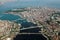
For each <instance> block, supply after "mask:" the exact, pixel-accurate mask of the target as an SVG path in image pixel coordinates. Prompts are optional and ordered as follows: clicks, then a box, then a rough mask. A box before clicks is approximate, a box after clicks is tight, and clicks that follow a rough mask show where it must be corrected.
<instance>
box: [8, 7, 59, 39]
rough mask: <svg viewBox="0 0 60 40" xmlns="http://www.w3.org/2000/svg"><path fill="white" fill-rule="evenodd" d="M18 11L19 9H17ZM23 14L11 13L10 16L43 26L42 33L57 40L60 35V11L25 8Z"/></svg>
mask: <svg viewBox="0 0 60 40" xmlns="http://www.w3.org/2000/svg"><path fill="white" fill-rule="evenodd" d="M16 10H18V9H16ZM25 10H26V11H23V12H21V11H20V12H13V11H10V12H8V14H9V13H10V14H15V15H18V16H21V17H22V18H24V19H27V20H28V21H29V22H32V23H34V24H37V25H38V26H41V25H42V26H43V27H42V29H41V31H40V32H42V33H43V34H45V35H47V36H49V37H50V39H51V40H56V39H54V37H56V35H58V33H60V10H58V9H52V8H30V7H29V8H25Z"/></svg>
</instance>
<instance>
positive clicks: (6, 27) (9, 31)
mask: <svg viewBox="0 0 60 40" xmlns="http://www.w3.org/2000/svg"><path fill="white" fill-rule="evenodd" d="M20 27H21V25H19V24H17V23H15V22H11V21H7V20H0V40H7V38H12V39H13V37H15V35H17V34H18V33H19V31H20Z"/></svg>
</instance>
